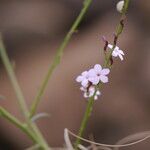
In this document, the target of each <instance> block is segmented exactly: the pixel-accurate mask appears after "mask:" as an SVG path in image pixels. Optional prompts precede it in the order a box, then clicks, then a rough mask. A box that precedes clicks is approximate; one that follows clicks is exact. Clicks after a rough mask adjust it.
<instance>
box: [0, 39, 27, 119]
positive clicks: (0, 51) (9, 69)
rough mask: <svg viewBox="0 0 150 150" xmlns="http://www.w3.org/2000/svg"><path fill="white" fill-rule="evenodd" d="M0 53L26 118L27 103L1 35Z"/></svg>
mask: <svg viewBox="0 0 150 150" xmlns="http://www.w3.org/2000/svg"><path fill="white" fill-rule="evenodd" d="M0 55H1V58H2V61H3V63H4V66H5V68H6V71H7V74H8V76H9V78H10V81H11V83H12V86H13V89H14V91H15V93H16V96H17V99H18V102H19V106H20V108H21V111H22V113H23V114H24V116H25V117H26V118H28V115H29V113H28V109H27V105H26V103H25V99H24V97H23V95H22V92H21V89H20V87H19V84H18V82H17V79H16V76H15V75H14V70H13V68H12V65H11V62H10V61H9V58H8V56H7V53H6V50H5V47H4V44H3V42H2V38H1V37H0Z"/></svg>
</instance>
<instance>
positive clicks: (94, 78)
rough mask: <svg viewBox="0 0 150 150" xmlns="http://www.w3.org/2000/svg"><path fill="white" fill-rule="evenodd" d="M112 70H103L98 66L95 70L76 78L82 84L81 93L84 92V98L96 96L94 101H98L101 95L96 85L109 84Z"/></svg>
mask: <svg viewBox="0 0 150 150" xmlns="http://www.w3.org/2000/svg"><path fill="white" fill-rule="evenodd" d="M109 72H110V70H109V69H108V68H104V69H102V67H101V65H99V64H96V65H95V66H94V68H92V69H90V70H88V71H84V72H82V74H81V75H79V76H78V77H77V78H76V81H77V82H80V83H81V88H80V89H81V91H83V92H84V97H85V98H88V97H92V96H93V95H95V96H94V99H95V100H96V99H98V95H101V93H100V91H99V90H98V89H97V88H96V85H98V84H99V83H100V82H102V83H107V82H108V77H107V75H108V74H109Z"/></svg>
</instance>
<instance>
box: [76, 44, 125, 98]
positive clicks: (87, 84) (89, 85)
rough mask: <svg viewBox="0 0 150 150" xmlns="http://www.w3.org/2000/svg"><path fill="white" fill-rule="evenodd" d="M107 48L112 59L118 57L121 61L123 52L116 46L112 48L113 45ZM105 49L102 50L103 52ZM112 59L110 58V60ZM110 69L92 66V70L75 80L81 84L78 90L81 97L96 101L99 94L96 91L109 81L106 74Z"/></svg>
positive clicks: (108, 45) (98, 65)
mask: <svg viewBox="0 0 150 150" xmlns="http://www.w3.org/2000/svg"><path fill="white" fill-rule="evenodd" d="M107 47H108V48H109V49H110V50H113V51H112V54H111V55H112V56H113V57H119V58H120V59H121V61H122V60H123V56H124V52H123V51H122V50H121V49H119V47H118V46H115V47H114V48H113V45H111V44H107ZM105 49H106V48H104V51H105ZM111 59H112V58H111ZM109 73H110V69H109V68H107V67H104V68H102V66H101V65H100V64H96V65H94V67H93V68H91V69H89V70H88V71H84V72H82V73H81V75H79V76H78V77H77V78H76V81H77V82H79V83H81V87H80V90H81V91H83V96H84V97H85V98H89V97H92V96H94V100H97V99H98V96H100V95H101V92H100V91H99V89H98V85H99V84H100V83H107V82H108V81H109V79H108V74H109Z"/></svg>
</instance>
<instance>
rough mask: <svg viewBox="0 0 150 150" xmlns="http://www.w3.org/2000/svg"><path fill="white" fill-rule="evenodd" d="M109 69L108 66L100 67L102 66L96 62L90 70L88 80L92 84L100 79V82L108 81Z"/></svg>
mask: <svg viewBox="0 0 150 150" xmlns="http://www.w3.org/2000/svg"><path fill="white" fill-rule="evenodd" d="M109 72H110V70H109V69H108V68H104V69H102V66H101V65H99V64H96V65H95V66H94V68H93V69H91V70H90V75H89V81H90V82H92V83H93V84H94V85H97V84H98V83H99V82H100V81H101V82H102V83H107V82H108V77H107V76H106V75H108V74H109Z"/></svg>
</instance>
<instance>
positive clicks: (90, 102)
mask: <svg viewBox="0 0 150 150" xmlns="http://www.w3.org/2000/svg"><path fill="white" fill-rule="evenodd" d="M94 96H95V94H94V95H93V96H92V97H91V98H89V100H88V104H87V107H86V111H85V114H84V117H83V120H82V122H81V126H80V129H79V133H78V136H79V137H81V136H82V135H83V132H84V130H85V127H86V125H87V122H88V119H89V118H90V115H91V112H92V106H93V104H94ZM80 141H81V139H79V138H77V140H76V142H75V149H77V148H78V145H79V144H80Z"/></svg>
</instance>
